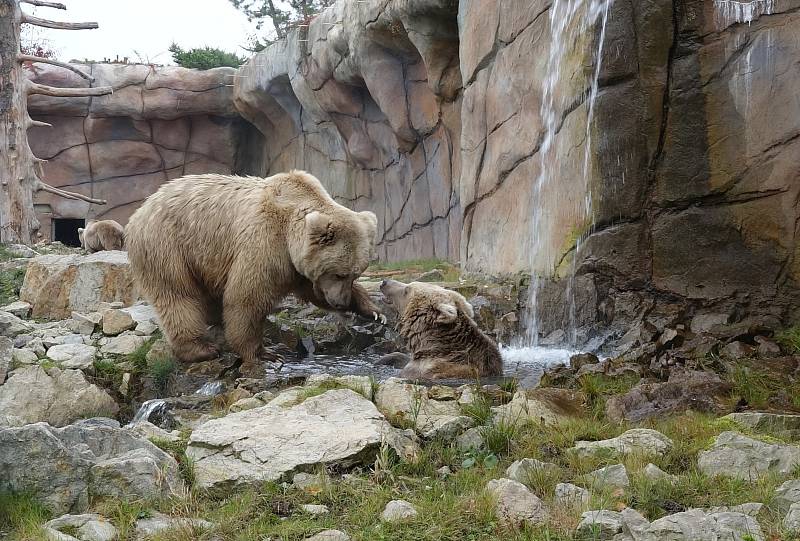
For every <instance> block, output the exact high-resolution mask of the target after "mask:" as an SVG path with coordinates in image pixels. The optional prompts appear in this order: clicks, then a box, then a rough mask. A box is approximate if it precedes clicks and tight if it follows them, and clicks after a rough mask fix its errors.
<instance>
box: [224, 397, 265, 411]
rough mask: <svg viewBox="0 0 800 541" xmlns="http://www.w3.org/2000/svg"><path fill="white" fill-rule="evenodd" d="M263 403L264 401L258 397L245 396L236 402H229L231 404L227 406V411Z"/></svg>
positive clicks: (257, 405)
mask: <svg viewBox="0 0 800 541" xmlns="http://www.w3.org/2000/svg"><path fill="white" fill-rule="evenodd" d="M264 404H266V402H262V401H261V400H259V399H258V398H256V397H254V396H250V397H247V398H241V399H239V400H237V401H236V402H234V403H233V404H231V406H230V407H229V408H228V411H230V412H231V413H235V412H237V411H246V410H251V409H255V408H260V407H261V406H263V405H264Z"/></svg>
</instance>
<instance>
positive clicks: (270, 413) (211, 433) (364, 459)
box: [186, 389, 394, 488]
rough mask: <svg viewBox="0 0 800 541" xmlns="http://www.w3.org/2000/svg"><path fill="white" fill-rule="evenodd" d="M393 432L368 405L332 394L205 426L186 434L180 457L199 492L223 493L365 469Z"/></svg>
mask: <svg viewBox="0 0 800 541" xmlns="http://www.w3.org/2000/svg"><path fill="white" fill-rule="evenodd" d="M393 430H394V429H392V428H391V426H390V425H389V423H388V422H387V421H386V419H385V418H384V417H383V415H382V414H381V413H380V412H379V411H378V409H377V408H376V407H375V405H374V404H373V403H372V402H370V401H369V400H367V399H366V398H364V397H363V396H361V395H360V394H358V393H356V392H354V391H351V390H349V389H336V390H331V391H327V392H325V393H323V394H321V395H318V396H315V397H312V398H309V399H307V400H305V401H304V402H302V403H300V404H298V405H294V406H291V407H281V406H275V405H272V404H267V405H266V406H262V407H260V408H255V409H251V410H247V411H242V412H237V413H233V414H230V415H227V416H225V417H222V418H220V419H213V420H211V421H208V422H206V423H204V424H202V425H200V426H199V427H198V428H197V429H196V430H195V431H194V432H193V433H192V436H191V438H190V439H189V446H188V448H187V451H186V454H187V456H189V457H190V458H191V459H192V460H194V463H195V473H196V477H197V483H198V485H199V486H200V487H203V488H223V487H229V486H231V485H239V484H247V483H256V482H260V481H276V480H279V479H281V478H284V477H287V476H288V475H289V474H291V473H293V472H296V471H301V470H310V469H313V468H314V467H315V466H316V465H326V466H337V467H341V468H348V467H352V466H355V465H357V464H365V463H369V462H371V461H372V460H374V458H375V456H376V453H377V451H378V449H379V447H380V445H381V441H382V440H383V437H384V434H385V433H387V432H390V431H393Z"/></svg>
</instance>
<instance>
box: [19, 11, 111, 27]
mask: <svg viewBox="0 0 800 541" xmlns="http://www.w3.org/2000/svg"><path fill="white" fill-rule="evenodd" d="M20 22H23V23H28V24H32V25H35V26H41V27H44V28H55V29H56V30H92V29H94V28H98V25H97V23H67V22H62V21H51V20H48V19H40V18H39V17H34V16H33V15H30V14H28V13H23V14H22V20H21V21H20Z"/></svg>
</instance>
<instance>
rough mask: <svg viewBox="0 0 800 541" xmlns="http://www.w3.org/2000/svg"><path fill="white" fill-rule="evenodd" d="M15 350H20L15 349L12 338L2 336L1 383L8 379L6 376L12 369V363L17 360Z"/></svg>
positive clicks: (0, 344) (0, 351)
mask: <svg viewBox="0 0 800 541" xmlns="http://www.w3.org/2000/svg"><path fill="white" fill-rule="evenodd" d="M15 351H20V350H16V349H14V343H13V342H12V341H11V340H10V339H8V338H6V337H5V336H0V385H2V384H3V383H4V382H5V381H6V376H7V375H8V372H9V371H10V370H11V363H12V362H17V361H15V359H14V352H15ZM34 357H35V355H34ZM34 362H35V360H34ZM20 364H24V363H20Z"/></svg>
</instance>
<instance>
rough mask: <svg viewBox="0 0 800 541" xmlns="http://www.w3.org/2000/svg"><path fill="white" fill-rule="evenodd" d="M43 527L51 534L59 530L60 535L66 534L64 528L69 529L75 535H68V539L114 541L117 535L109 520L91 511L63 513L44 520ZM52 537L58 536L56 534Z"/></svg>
mask: <svg viewBox="0 0 800 541" xmlns="http://www.w3.org/2000/svg"><path fill="white" fill-rule="evenodd" d="M44 528H45V531H46V532H47V533H48V534H51V535H52V533H51V532H53V531H55V532H59V533H60V534H61V535H62V536H63V535H68V534H66V533H63V532H64V531H65V530H67V531H71V532H72V533H73V534H74V536H75V537H70V539H75V538H77V539H79V540H80V541H114V539H117V536H118V535H119V532H118V531H117V529H116V528H115V527H114V526H113V525H112V524H111V522H109V521H108V520H106V519H104V518H103V517H101V516H100V515H96V514H91V513H87V514H84V515H63V516H61V517H58V518H56V519H53V520H50V521H48V522H46V523H45V525H44ZM54 537H56V538H58V535H55V536H54ZM65 539H66V538H65Z"/></svg>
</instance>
